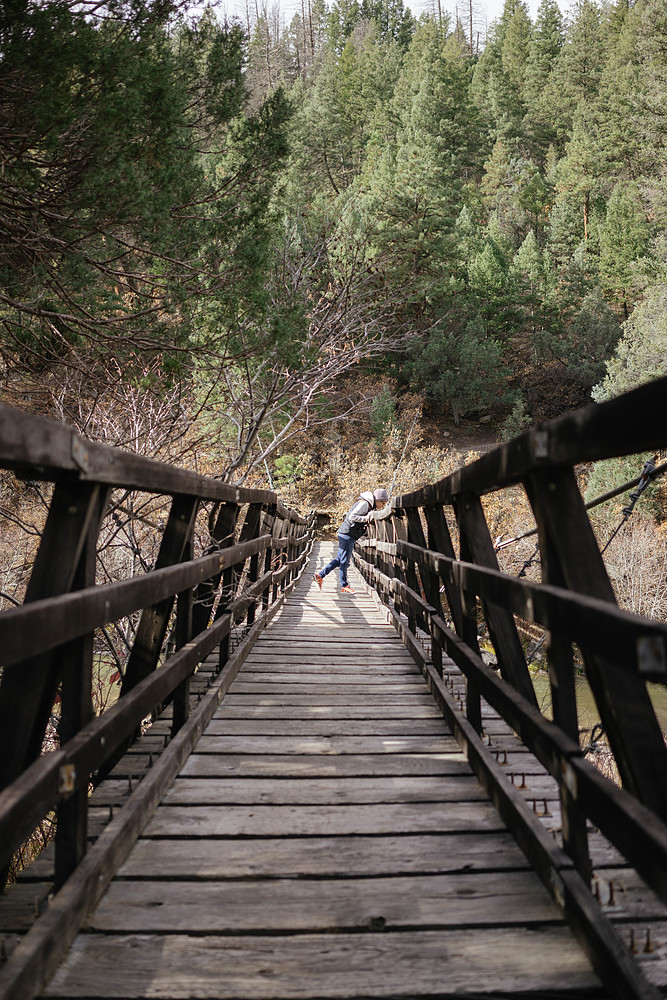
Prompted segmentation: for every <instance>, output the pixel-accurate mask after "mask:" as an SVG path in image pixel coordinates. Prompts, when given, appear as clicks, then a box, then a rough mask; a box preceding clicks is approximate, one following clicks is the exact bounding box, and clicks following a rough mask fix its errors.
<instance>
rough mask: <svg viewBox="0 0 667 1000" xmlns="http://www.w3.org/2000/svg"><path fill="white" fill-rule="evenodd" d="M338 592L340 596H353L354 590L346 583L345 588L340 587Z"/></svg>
mask: <svg viewBox="0 0 667 1000" xmlns="http://www.w3.org/2000/svg"><path fill="white" fill-rule="evenodd" d="M340 592H341V594H353V593H354V588H353V587H351V586H350V585H349V583H348V584H347V586H346V587H341V588H340Z"/></svg>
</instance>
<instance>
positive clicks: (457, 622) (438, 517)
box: [424, 504, 463, 635]
mask: <svg viewBox="0 0 667 1000" xmlns="http://www.w3.org/2000/svg"><path fill="white" fill-rule="evenodd" d="M424 513H425V514H426V523H427V525H428V547H429V549H431V550H432V551H433V552H440V553H442V555H444V556H447V557H448V558H450V559H455V558H456V553H455V552H454V546H453V544H452V537H451V535H450V533H449V527H448V525H447V519H446V517H445V512H444V510H443V508H442V504H431V505H429V506H427V507H424ZM442 582H443V585H444V588H445V596H446V597H447V604H448V605H449V613H450V614H451V616H452V620H453V622H454V628H455V629H456V631H457V633H458V634H459V635H462V634H463V615H462V609H461V595H460V594H459V592H458V590H457V589H456V587H454V586H452V584H451V583H450V582H449V578H448V577H446V576H443V578H442Z"/></svg>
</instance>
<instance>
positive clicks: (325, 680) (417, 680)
mask: <svg viewBox="0 0 667 1000" xmlns="http://www.w3.org/2000/svg"><path fill="white" fill-rule="evenodd" d="M291 684H299V685H302V686H303V685H312V686H313V687H314V686H315V685H319V684H324V685H326V686H328V687H331V688H335V687H336V686H340V687H341V688H343V689H345V688H352V687H359V688H363V689H367V688H383V689H385V688H386V690H388V691H396V690H398V691H409V690H411V689H413V688H417V690H423V688H424V679H423V677H420V676H419V674H416V673H409V674H401V675H399V676H398V677H396V676H393V675H392V676H391V678H390V679H389V680H388V679H387V678H386V677H384V676H383V675H382V673H381V672H380V671H377V672H375V673H355V672H351V673H350V672H344V673H342V674H340V675H338V674H336V673H334V672H332V671H330V670H329V669H328V668H327V666H326V665H324V664H323V666H322V669H321V670H320V671H316V672H314V673H309V674H304V673H302V672H301V671H300V670H298V671H295V672H293V673H290V672H288V671H285V672H284V673H276V674H273V673H271V672H270V670H269V671H265V672H264V673H263V674H262V675H261V677H260V676H258V675H257V674H243V675H242V676H241V677H239V680H238V683H237V685H236V690H237V691H243V690H244V689H245V688H246V687H249V686H250V685H254V686H255V687H259V686H263V687H265V688H266V689H267V690H271V689H272V688H273V687H274V686H276V687H277V686H285V687H287V686H288V685H291Z"/></svg>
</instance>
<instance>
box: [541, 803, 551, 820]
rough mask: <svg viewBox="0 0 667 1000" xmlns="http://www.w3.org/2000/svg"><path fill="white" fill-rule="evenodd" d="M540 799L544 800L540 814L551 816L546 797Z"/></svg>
mask: <svg viewBox="0 0 667 1000" xmlns="http://www.w3.org/2000/svg"><path fill="white" fill-rule="evenodd" d="M542 801H543V802H544V812H543V813H542V815H543V816H551V813H550V812H549V803H548V802H547V800H546V799H543V800H542Z"/></svg>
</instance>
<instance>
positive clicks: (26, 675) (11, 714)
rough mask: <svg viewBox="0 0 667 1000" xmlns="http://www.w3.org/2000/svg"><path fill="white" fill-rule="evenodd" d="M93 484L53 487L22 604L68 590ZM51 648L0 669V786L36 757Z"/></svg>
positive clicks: (53, 668) (92, 513)
mask: <svg viewBox="0 0 667 1000" xmlns="http://www.w3.org/2000/svg"><path fill="white" fill-rule="evenodd" d="M103 492H105V491H103V490H102V488H101V487H100V486H99V485H97V484H96V483H80V482H79V481H78V480H76V479H65V480H63V481H61V482H60V483H58V484H57V485H56V487H55V490H54V493H53V498H52V500H51V506H50V508H49V514H48V517H47V520H46V525H45V527H44V532H43V535H42V540H41V542H40V546H39V549H38V551H37V555H36V557H35V563H34V566H33V570H32V574H31V577H30V582H29V584H28V587H27V590H26V596H25V601H24V603H25V604H28V603H30V602H32V601H37V600H40V599H41V598H45V597H52V596H55V595H57V594H65V593H67V592H68V591H70V590H71V589H72V585H73V581H74V577H75V574H76V572H77V568H78V567H79V564H80V560H81V554H82V552H83V550H84V547H85V545H86V541H87V539H88V538H89V529H90V527H91V522H93V521H94V519H95V518H96V517H98V516H99V512H100V506H101V502H100V497H101V495H102V493H103ZM59 679H60V677H59V667H58V663H57V662H56V660H55V658H54V655H53V653H52V652H48V653H45V654H43V655H41V656H36V657H34V658H33V659H31V660H29V661H27V662H25V663H22V664H20V665H16V666H14V667H12V669H11V670H5V671H4V673H3V677H2V684H1V685H0V788H5V787H6V786H7V785H9V784H10V783H11V782H12V781H13V780H14V778H15V777H16V776H17V775H18V774H20V773H21V771H23V770H24V769H25V767H27V765H28V764H29V763H31V762H32V761H33V760H36V759H37V757H38V756H39V754H40V752H41V749H42V742H43V740H44V735H45V733H46V728H47V725H48V722H49V718H50V715H51V710H52V707H53V702H54V699H55V696H56V690H57V687H58V682H59Z"/></svg>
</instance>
